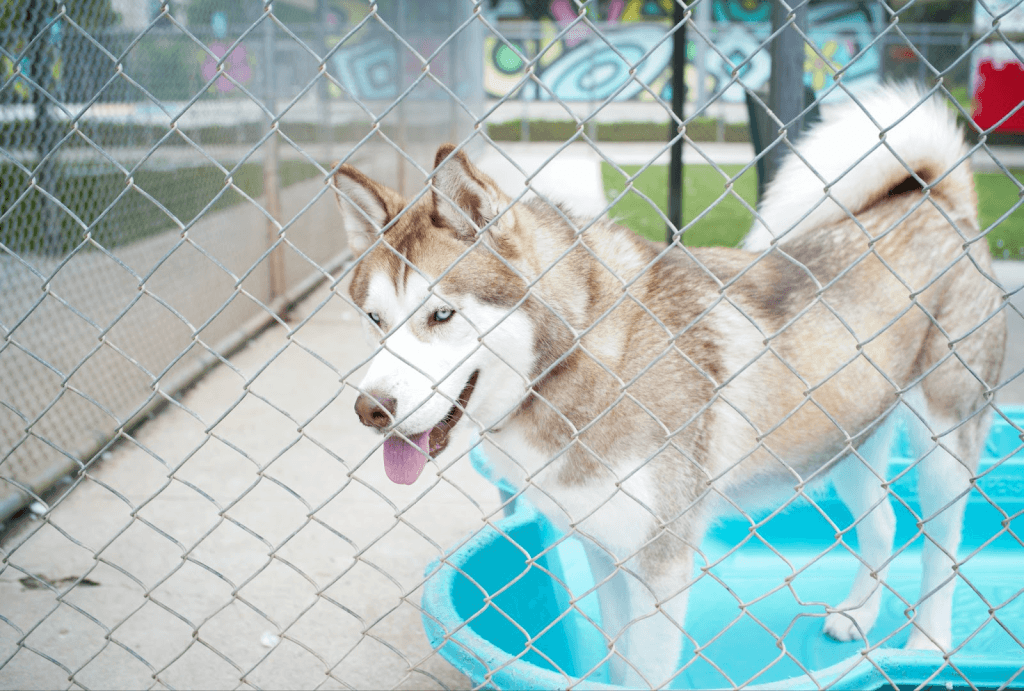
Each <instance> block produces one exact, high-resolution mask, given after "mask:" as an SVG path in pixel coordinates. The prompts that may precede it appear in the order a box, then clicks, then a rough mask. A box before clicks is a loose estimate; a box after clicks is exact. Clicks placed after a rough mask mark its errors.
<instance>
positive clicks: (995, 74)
mask: <svg viewBox="0 0 1024 691" xmlns="http://www.w3.org/2000/svg"><path fill="white" fill-rule="evenodd" d="M976 79H977V82H976V84H977V90H976V91H975V93H974V122H976V123H977V124H978V126H979V127H982V128H984V129H988V128H989V127H992V126H993V125H995V124H996V123H997V122H999V121H1000V120H1002V119H1003V118H1004V117H1006V114H1007V113H1009V112H1010V111H1012V110H1013V109H1014V108H1017V106H1019V105H1020V104H1021V102H1022V101H1024V65H1021V64H1020V63H1019V62H1016V61H1002V60H991V59H982V60H981V61H980V62H979V63H978V74H977V76H976ZM996 131H997V132H1022V133H1024V107H1021V108H1018V109H1017V111H1016V112H1014V114H1013V115H1011V116H1010V117H1009V118H1008V119H1007V120H1006V122H1004V123H1003V124H1001V125H1000V126H999V127H998V128H997V129H996Z"/></svg>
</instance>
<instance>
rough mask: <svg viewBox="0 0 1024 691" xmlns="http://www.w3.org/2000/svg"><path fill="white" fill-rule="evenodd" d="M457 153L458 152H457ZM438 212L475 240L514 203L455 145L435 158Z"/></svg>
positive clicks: (461, 234)
mask: <svg viewBox="0 0 1024 691" xmlns="http://www.w3.org/2000/svg"><path fill="white" fill-rule="evenodd" d="M453 152H454V153H453ZM433 187H434V189H433V190H432V194H433V195H434V211H435V212H436V213H437V215H438V216H440V217H441V218H442V219H443V220H444V221H445V223H447V224H448V225H449V226H451V227H452V228H454V229H455V232H457V233H458V234H459V235H460V236H461V237H463V238H466V239H472V238H475V237H476V235H477V234H478V233H479V232H480V229H481V228H483V227H484V226H485V225H487V223H489V222H490V221H491V220H492V219H493V218H494V217H495V216H497V215H498V213H499V212H500V211H502V210H504V209H505V208H506V207H507V206H508V205H509V203H510V202H511V200H510V199H509V198H508V196H507V195H506V194H505V193H504V192H502V191H501V188H500V187H498V185H497V183H495V182H494V180H492V179H491V178H489V177H487V176H486V175H484V174H483V173H482V172H480V169H478V168H477V167H476V166H474V165H473V164H472V163H471V162H470V160H469V157H468V156H466V154H465V152H463V151H462V150H459V151H455V147H454V146H452V145H451V144H445V145H443V146H441V148H439V149H438V150H437V156H435V157H434V183H433Z"/></svg>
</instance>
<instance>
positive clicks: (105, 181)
mask: <svg viewBox="0 0 1024 691" xmlns="http://www.w3.org/2000/svg"><path fill="white" fill-rule="evenodd" d="M278 174H279V176H280V183H281V187H287V186H288V185H292V184H294V183H296V182H299V181H301V180H305V179H308V178H311V177H314V176H316V175H318V174H319V171H318V170H317V169H316V167H315V166H314V165H312V164H311V163H306V162H304V161H282V162H281V163H280V165H279V166H278ZM51 175H52V176H53V177H52V182H51V183H50V184H49V185H48V186H47V187H48V189H50V190H51V191H52V192H53V193H54V194H55V196H56V197H57V198H58V199H59V200H60V203H61V204H62V205H63V206H64V207H66V208H67V210H68V211H70V212H71V213H72V214H74V215H75V216H77V217H78V218H79V219H81V220H82V221H83V222H85V223H86V224H90V226H91V233H92V237H93V239H95V240H96V242H98V243H99V244H101V245H103V246H104V247H107V248H111V247H116V246H118V245H124V244H127V243H130V242H134V241H136V240H140V239H142V238H145V237H149V236H151V235H155V234H157V233H161V232H164V231H166V230H169V229H172V228H177V225H176V224H175V223H174V221H172V220H171V218H170V217H169V216H168V215H167V213H166V212H165V211H164V210H163V209H161V208H160V206H163V208H164V209H167V211H169V212H170V213H172V214H173V215H174V216H175V217H176V218H178V219H179V220H180V221H182V222H183V223H188V222H190V221H192V220H193V219H194V218H195V217H196V216H197V215H198V214H199V213H200V212H202V211H203V209H205V208H206V207H207V205H209V204H210V203H211V202H213V204H212V206H210V208H209V211H208V213H209V212H213V211H218V210H221V209H226V208H228V207H230V206H233V205H235V204H240V203H242V202H244V201H245V198H244V197H243V196H242V195H241V194H239V193H238V192H236V191H235V190H233V189H227V190H225V189H224V173H222V172H221V171H220V170H219V169H217V168H215V167H213V166H209V165H207V166H199V167H196V168H188V169H178V170H167V171H165V170H155V171H139V172H138V173H136V174H135V176H134V177H133V182H134V184H135V186H136V187H138V188H139V189H141V190H144V191H145V193H146V194H142V193H141V192H139V191H137V190H136V189H129V190H128V191H127V192H126V191H125V189H126V186H127V185H126V181H125V177H124V174H122V173H119V172H86V171H81V172H78V171H75V170H74V169H71V168H61V169H58V170H55V171H53V172H52V173H51ZM0 181H2V183H0V216H3V215H5V214H8V212H10V213H9V214H8V215H7V216H6V218H5V220H4V222H3V223H2V224H0V243H3V244H4V245H6V246H7V247H9V248H11V249H12V250H13V251H15V252H26V251H28V252H31V251H45V252H48V253H50V254H63V253H66V252H68V251H69V250H71V249H73V248H74V247H76V246H77V245H78V244H79V243H81V241H82V237H83V232H84V231H83V229H82V227H81V225H79V224H78V223H77V222H75V221H74V219H73V218H72V217H71V216H70V215H68V214H67V213H65V212H64V211H63V210H61V209H58V208H53V206H54V205H52V204H49V203H48V202H45V201H44V198H43V196H42V195H41V194H39V193H38V192H37V191H30V192H29V193H28V194H27V195H26V196H24V197H22V193H23V192H24V191H25V190H26V189H28V188H29V179H28V175H27V174H26V173H25V172H24V171H23V170H22V169H20V168H18V167H16V166H13V165H5V164H0ZM232 181H233V182H234V184H235V186H236V187H238V188H239V189H240V190H242V191H243V192H244V193H245V194H247V195H249V196H250V197H253V198H256V197H259V196H260V195H261V194H263V166H262V164H260V163H245V164H243V165H241V166H239V168H238V170H237V171H236V172H235V174H234V176H233V177H232ZM146 195H148V196H149V197H152V200H155V201H156V202H157V203H156V204H155V203H154V202H153V201H152V200H151V199H150V198H148V197H147V196H146ZM44 203H45V204H49V205H50V206H51V208H53V211H52V216H53V217H54V220H55V225H56V226H57V227H56V228H55V232H54V233H53V236H52V237H49V238H44V237H43V232H42V228H41V224H40V219H41V218H43V217H44V216H45V214H44V213H43V211H44ZM158 204H159V206H158Z"/></svg>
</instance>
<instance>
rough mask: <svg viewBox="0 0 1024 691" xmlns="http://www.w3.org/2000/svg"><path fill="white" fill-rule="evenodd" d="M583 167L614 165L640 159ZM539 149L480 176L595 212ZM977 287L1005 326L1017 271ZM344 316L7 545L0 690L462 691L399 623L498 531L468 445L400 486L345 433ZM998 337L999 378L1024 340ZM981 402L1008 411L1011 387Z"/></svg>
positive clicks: (159, 426)
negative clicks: (1000, 312)
mask: <svg viewBox="0 0 1024 691" xmlns="http://www.w3.org/2000/svg"><path fill="white" fill-rule="evenodd" d="M630 147H632V148H630ZM602 148H603V150H604V151H605V152H606V153H607V154H608V155H609V156H610V157H611V158H613V159H614V160H616V161H618V162H622V163H629V162H638V161H636V160H635V159H636V158H637V157H642V156H644V155H648V156H649V155H651V154H653V153H654V151H651V150H649V149H643V147H642V146H639V145H621V147H619V148H615V147H614V146H613V145H609V146H608V147H607V148H604V147H602ZM554 149H555V147H554V146H550V147H549V146H546V145H531V146H522V145H518V146H517V145H512V146H509V147H507V148H506V149H505V152H506V153H507V154H508V155H509V156H510V157H511V158H512V159H513V160H514V161H515V162H516V164H518V166H519V169H522V171H525V173H524V172H520V170H518V169H517V168H516V165H513V164H512V163H511V162H510V161H509V160H508V159H506V158H505V157H504V156H502V155H500V154H499V153H497V152H493V151H492V152H484V153H483V154H482V155H481V157H480V164H481V166H482V167H483V168H484V169H485V170H486V171H488V172H489V173H491V174H492V175H494V176H495V177H496V178H497V179H498V180H499V181H500V182H501V183H502V184H503V185H504V186H505V188H506V189H507V190H508V191H509V192H510V193H513V194H516V193H517V192H518V191H522V185H523V181H524V179H525V178H526V177H527V176H533V173H534V172H536V171H538V169H540V165H541V164H542V163H545V162H546V163H547V164H546V165H545V166H544V167H543V169H540V172H539V173H537V175H536V176H535V177H533V178H532V180H533V182H534V183H535V184H536V185H537V187H538V188H540V189H543V190H549V191H551V194H552V197H554V198H558V199H564V200H566V201H567V202H569V203H570V204H572V205H573V206H576V207H577V208H578V209H579V210H581V211H586V210H592V209H600V208H602V207H603V206H604V201H603V193H602V190H601V187H600V175H599V171H598V167H597V162H598V158H597V156H596V155H595V154H593V152H588V151H586V150H583V149H582V148H579V147H569V148H568V149H566V150H565V151H563V152H562V153H560V154H558V155H557V156H555V157H554V158H551V160H550V161H549V160H548V159H549V158H550V157H551V154H552V153H553V152H554ZM711 149H712V147H708V150H711ZM713 151H715V152H717V153H718V154H720V155H721V159H716V160H718V161H719V162H737V161H736V160H732V159H731V158H730V157H732V156H734V157H739V158H742V156H743V155H744V152H743V151H740V150H739V149H735V150H731V149H726V148H724V147H723V148H721V149H720V150H719V149H714V150H713ZM746 160H749V157H748V158H747V159H746ZM996 271H997V275H998V276H999V278H1000V279H1001V280H1002V281H1003V282H1004V284H1005V285H1006V287H1007V289H1008V290H1010V289H1013V288H1017V292H1016V294H1015V295H1014V297H1013V298H1012V300H1013V303H1014V304H1015V305H1016V308H1017V309H1018V310H1020V311H1024V291H1021V290H1020V289H1019V286H1020V285H1021V284H1024V265H1022V264H1015V263H1009V262H1000V263H998V266H997V270H996ZM344 295H345V285H344V283H343V284H341V285H339V286H338V287H337V288H336V289H335V290H333V291H332V290H330V289H328V288H327V287H321V288H320V289H319V290H317V291H316V292H314V293H313V294H312V295H311V296H310V297H309V298H308V299H307V300H305V301H304V302H302V303H301V304H300V305H299V306H298V307H297V308H296V309H295V311H294V312H292V313H291V314H290V320H289V322H288V324H287V327H282V326H277V327H274V328H272V329H269V330H267V331H266V332H264V333H263V334H261V335H260V336H259V337H257V338H255V339H253V340H252V341H251V342H250V343H249V344H248V345H247V346H246V347H245V348H244V349H243V350H241V351H240V352H238V353H236V354H234V355H233V356H231V358H230V360H229V362H228V363H226V364H225V365H223V366H220V367H218V368H216V369H214V370H213V371H212V372H211V373H210V374H209V375H208V376H206V377H205V378H204V379H203V380H202V381H200V382H199V383H198V384H196V385H195V386H194V387H192V388H191V389H189V390H188V391H186V392H184V393H183V394H182V395H181V396H180V397H179V398H178V399H177V400H176V401H174V402H173V403H171V404H170V405H168V406H167V407H166V408H165V409H164V411H163V412H162V413H160V414H159V415H157V416H156V417H154V419H152V420H151V421H150V422H148V423H147V424H145V425H144V426H142V427H141V428H139V429H138V430H136V431H135V432H134V433H133V435H132V436H130V437H128V436H126V437H125V438H123V439H122V440H121V441H120V442H119V443H118V444H117V445H116V446H115V447H113V448H112V449H111V450H110V451H109V453H108V454H106V455H105V457H104V459H103V460H102V461H100V462H99V463H97V464H96V465H95V466H94V467H92V468H90V469H89V470H88V473H87V474H86V475H85V476H84V477H83V478H81V479H80V480H79V481H78V482H77V484H76V485H75V486H74V487H68V488H66V490H67V493H66V496H64V497H63V499H62V500H61V501H59V503H58V502H57V501H56V499H54V500H53V501H51V503H52V504H53V508H48V507H45V506H37V507H35V508H36V509H37V513H36V515H35V516H34V517H33V518H32V519H30V520H26V521H24V522H23V523H22V524H20V525H18V526H16V527H15V529H14V530H12V531H11V532H10V533H9V534H8V536H7V537H6V538H5V540H4V542H3V544H2V548H3V551H4V555H5V557H6V567H5V568H4V569H3V570H2V571H0V603H2V605H0V608H2V615H3V618H2V619H0V688H58V687H68V686H69V685H70V686H72V687H75V688H77V687H90V688H91V687H102V688H146V687H150V686H153V687H156V688H164V687H168V688H169V687H178V688H194V687H202V688H239V687H241V688H246V687H249V686H252V687H262V688H267V687H270V688H315V687H318V686H319V687H322V688H391V687H399V688H439V687H449V688H465V687H467V686H468V685H469V682H468V680H467V679H466V678H465V677H463V676H462V675H461V674H459V673H458V672H457V671H456V670H454V669H453V668H452V667H451V666H450V665H448V664H447V663H446V662H445V661H444V660H442V659H441V658H440V657H439V656H438V655H437V654H435V653H434V652H433V651H432V650H431V648H430V646H429V645H428V644H427V641H426V638H425V636H424V633H423V628H422V624H421V621H420V612H419V609H418V607H419V602H420V596H421V592H422V583H423V580H424V570H425V569H426V568H427V565H428V564H429V563H430V562H431V560H433V559H436V558H438V557H440V556H441V555H442V554H443V553H444V552H445V551H446V550H448V549H451V548H453V547H454V546H456V545H457V544H458V543H459V542H460V541H461V540H463V539H465V538H466V537H467V536H468V535H469V534H471V533H472V532H473V531H476V530H478V529H480V527H481V526H483V525H484V524H485V523H486V522H487V521H490V520H493V519H496V518H497V517H500V511H499V509H498V497H497V492H496V491H495V490H494V489H493V488H492V487H491V486H490V485H488V483H486V482H485V481H484V480H482V479H481V478H480V477H478V476H477V475H476V473H475V472H474V471H473V470H472V469H471V468H470V465H469V462H468V458H467V457H466V456H465V454H464V453H462V452H464V451H465V449H466V448H467V447H468V443H469V440H468V438H467V435H466V432H465V430H463V431H462V433H461V435H457V437H456V439H455V440H454V441H453V443H452V446H451V448H452V451H451V452H449V453H448V454H447V455H446V458H445V460H444V461H442V462H441V463H440V464H431V465H430V466H428V469H427V471H426V472H425V474H424V476H423V477H422V478H421V479H420V480H419V481H418V482H417V483H416V484H415V485H414V486H412V487H404V486H398V485H394V484H392V483H391V482H389V481H388V480H387V479H386V478H385V476H384V473H383V468H382V463H381V461H380V457H379V455H380V454H379V451H374V447H375V446H376V444H377V443H378V441H379V440H378V438H377V437H375V435H373V434H371V433H370V432H368V431H367V430H366V429H365V428H364V427H362V426H361V425H359V424H358V423H357V421H356V419H355V416H354V414H353V413H352V404H353V402H354V399H355V391H354V389H353V388H352V386H351V384H353V383H356V382H358V381H359V379H360V375H361V369H362V367H363V365H364V361H365V358H366V357H367V356H368V355H369V354H370V352H371V350H370V348H369V346H368V345H367V344H366V343H365V341H364V339H363V337H362V334H361V327H360V319H361V317H360V315H358V314H357V312H356V310H355V309H354V308H353V307H352V306H351V305H349V304H348V303H347V302H346V299H345V298H344V297H343V296H344ZM1011 321H1012V322H1013V324H1012V326H1011V329H1012V330H1011V341H1012V343H1013V347H1012V348H1011V353H1012V354H1011V363H1010V367H1009V369H1010V370H1012V371H1014V372H1016V371H1019V370H1020V369H1021V367H1022V366H1024V352H1022V349H1024V320H1022V319H1021V318H1020V317H1019V314H1017V315H1013V319H1011ZM999 399H1000V401H1001V402H1003V403H1016V404H1024V376H1022V377H1018V378H1017V379H1016V380H1015V381H1014V382H1011V383H1010V384H1009V385H1007V386H1006V387H1005V388H1004V389H1003V390H1001V391H1000V393H999ZM75 583H77V585H75V586H74V587H73V588H72V587H70V586H72V585H74V584H75ZM9 656H12V657H10V659H8V657H9ZM5 660H6V661H7V662H6V664H2V663H3V662H4V661H5ZM69 679H70V681H69Z"/></svg>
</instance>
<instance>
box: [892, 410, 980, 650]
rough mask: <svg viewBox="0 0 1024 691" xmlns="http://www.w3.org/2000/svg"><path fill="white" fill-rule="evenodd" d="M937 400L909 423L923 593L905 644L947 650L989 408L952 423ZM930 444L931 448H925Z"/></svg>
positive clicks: (949, 642) (950, 637)
mask: <svg viewBox="0 0 1024 691" xmlns="http://www.w3.org/2000/svg"><path fill="white" fill-rule="evenodd" d="M934 409H935V401H934V400H929V401H928V403H927V411H928V412H927V414H926V415H925V416H924V420H923V421H921V420H917V424H913V425H911V427H912V436H913V437H916V438H915V446H916V447H917V448H919V449H921V451H919V452H918V455H922V454H923V457H922V458H921V461H920V463H919V465H918V495H919V497H920V500H921V508H920V516H921V524H920V529H921V531H922V532H923V533H924V546H923V548H922V553H921V560H922V566H923V572H922V575H921V596H920V598H919V600H918V605H917V607H916V609H917V613H916V617H915V618H914V622H913V631H912V632H911V634H910V638H909V640H908V641H907V644H906V647H907V648H910V649H921V650H939V651H948V650H950V648H951V646H952V631H951V627H952V610H953V590H954V587H955V585H956V580H957V578H959V576H958V574H957V572H956V570H955V568H956V563H957V561H956V560H957V549H958V548H959V546H960V536H961V523H962V521H963V514H964V507H965V505H966V503H967V494H968V492H969V491H970V488H971V476H972V475H973V474H974V471H975V469H976V468H977V465H978V456H979V454H980V451H981V446H982V443H983V442H984V439H985V434H986V432H987V430H988V423H989V414H988V411H982V412H980V413H978V414H975V415H974V417H972V418H970V419H968V420H967V421H965V422H963V423H962V424H960V425H959V426H956V422H957V421H956V419H955V418H954V417H952V416H950V415H948V414H947V415H937V414H935V413H934V412H933V411H934ZM929 449H930V451H929Z"/></svg>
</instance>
